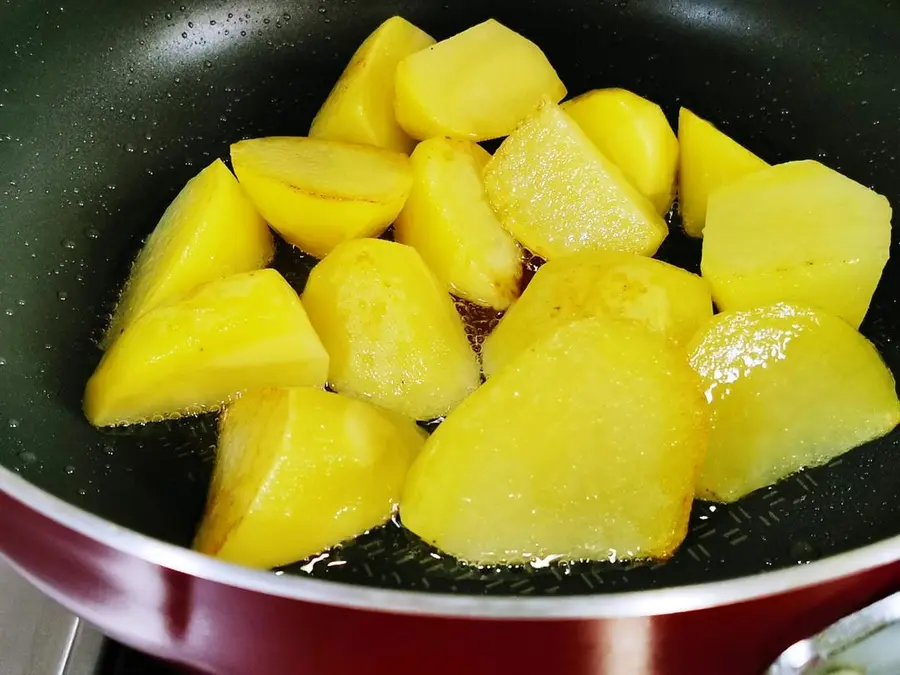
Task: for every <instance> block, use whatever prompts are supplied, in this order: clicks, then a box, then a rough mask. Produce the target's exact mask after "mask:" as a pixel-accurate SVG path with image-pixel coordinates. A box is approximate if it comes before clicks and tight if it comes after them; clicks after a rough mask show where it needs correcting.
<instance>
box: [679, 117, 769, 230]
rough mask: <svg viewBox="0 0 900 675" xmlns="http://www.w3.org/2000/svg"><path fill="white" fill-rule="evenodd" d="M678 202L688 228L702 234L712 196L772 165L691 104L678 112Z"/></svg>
mask: <svg viewBox="0 0 900 675" xmlns="http://www.w3.org/2000/svg"><path fill="white" fill-rule="evenodd" d="M678 143H679V145H680V152H681V154H680V163H679V170H678V202H679V206H680V207H681V222H682V224H683V225H684V231H685V232H686V233H687V234H689V235H690V236H692V237H702V236H703V228H704V226H705V224H706V207H707V202H708V201H709V196H710V195H711V194H712V193H713V192H715V191H716V190H717V189H719V188H720V187H724V186H726V185H730V184H731V183H734V182H735V181H738V180H740V179H741V178H743V177H744V176H748V175H750V174H751V173H755V172H756V171H760V170H762V169H765V168H766V167H768V166H769V165H768V164H767V163H766V162H765V161H763V160H762V159H760V158H759V157H757V156H756V155H754V154H753V153H752V152H750V151H749V150H747V148H745V147H744V146H742V145H741V144H740V143H738V142H737V141H735V140H733V139H732V138H730V137H729V136H727V135H726V134H724V133H723V132H722V131H720V130H719V129H717V128H716V127H714V126H713V125H712V124H710V123H709V122H707V121H706V120H704V119H701V118H700V117H697V115H695V114H694V113H692V112H691V111H690V110H688V109H687V108H682V109H681V111H680V113H679V116H678Z"/></svg>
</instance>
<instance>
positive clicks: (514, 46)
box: [395, 19, 566, 141]
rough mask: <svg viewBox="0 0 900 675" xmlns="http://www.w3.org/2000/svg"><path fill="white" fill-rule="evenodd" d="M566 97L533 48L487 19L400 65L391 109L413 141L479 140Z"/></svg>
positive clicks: (496, 134)
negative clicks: (542, 105)
mask: <svg viewBox="0 0 900 675" xmlns="http://www.w3.org/2000/svg"><path fill="white" fill-rule="evenodd" d="M565 95H566V87H565V85H563V83H562V82H561V81H560V79H559V76H557V74H556V71H555V70H553V66H551V65H550V62H549V61H547V57H546V56H544V53H543V52H542V51H541V50H540V48H539V47H538V46H537V45H536V44H534V43H533V42H531V41H530V40H528V39H526V38H524V37H523V36H521V35H519V34H518V33H516V32H514V31H512V30H510V29H509V28H507V27H506V26H504V25H503V24H501V23H498V22H497V21H495V20H493V19H490V20H488V21H485V22H484V23H480V24H478V25H477V26H473V27H472V28H469V29H468V30H466V31H463V32H462V33H459V34H458V35H454V36H453V37H451V38H449V39H447V40H443V41H441V42H438V43H437V44H436V45H434V46H432V47H429V48H428V49H424V50H422V51H420V52H416V53H415V54H412V55H411V56H408V57H406V58H405V59H404V60H403V61H401V62H400V65H399V66H398V67H397V80H396V101H395V111H396V115H397V121H399V122H400V126H402V127H403V128H404V129H405V130H406V132H407V133H408V134H409V135H410V136H412V137H413V138H418V139H419V140H426V139H428V138H433V137H435V136H447V137H450V138H461V139H467V140H470V141H484V140H488V139H491V138H500V137H502V136H506V135H507V134H509V133H510V132H511V131H512V130H513V129H515V128H516V125H517V124H518V123H519V122H520V121H521V120H522V119H523V118H524V117H526V116H527V115H529V114H530V113H531V112H532V111H533V110H534V109H535V108H536V107H537V106H538V104H540V102H541V101H543V100H545V99H546V100H551V101H553V102H554V103H558V102H559V101H561V100H562V99H563V97H565Z"/></svg>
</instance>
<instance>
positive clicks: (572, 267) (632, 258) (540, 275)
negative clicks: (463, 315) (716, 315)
mask: <svg viewBox="0 0 900 675" xmlns="http://www.w3.org/2000/svg"><path fill="white" fill-rule="evenodd" d="M712 314H713V309H712V298H711V297H710V293H709V284H708V283H707V282H706V281H705V280H704V279H702V278H701V277H699V276H697V275H696V274H691V273H690V272H687V271H685V270H683V269H680V268H678V267H674V266H673V265H669V264H667V263H664V262H662V261H660V260H654V259H653V258H645V257H643V256H636V255H632V254H630V253H612V252H608V251H588V252H585V253H576V254H574V255H571V256H566V257H564V258H558V259H556V260H552V261H550V262H548V263H547V264H546V265H544V266H543V267H541V268H540V269H539V270H538V272H537V274H536V275H535V276H534V278H533V279H532V280H531V283H530V284H528V288H526V289H525V292H524V293H523V294H522V297H521V298H519V300H518V301H516V303H515V304H514V305H513V306H512V307H511V308H510V310H509V311H508V312H507V313H506V314H505V315H504V317H503V318H502V319H501V320H500V324H499V325H498V326H497V327H496V328H495V329H494V332H493V333H491V334H490V335H489V336H488V337H487V339H486V340H485V341H484V346H483V348H482V350H481V356H482V361H483V365H484V374H485V375H487V376H488V377H490V376H491V375H493V374H494V373H495V372H497V371H498V370H500V369H501V368H503V367H504V366H505V365H506V364H507V363H509V362H510V361H512V360H514V359H515V358H516V357H517V356H518V355H519V354H520V353H522V352H523V351H524V350H525V349H527V348H528V347H529V346H530V345H531V344H533V343H534V342H535V340H537V339H539V338H540V337H541V336H543V335H545V334H547V333H548V332H552V331H554V330H556V329H558V328H559V327H560V326H562V325H564V324H566V323H569V322H571V321H574V320H576V319H584V318H588V317H592V316H599V317H606V318H610V319H617V320H622V321H629V322H632V323H635V324H637V325H639V326H641V327H643V328H646V329H648V330H650V331H652V332H654V333H657V334H659V335H661V336H663V337H665V338H667V339H669V340H670V341H671V342H672V343H673V344H676V345H684V344H685V343H686V342H687V341H688V340H689V339H690V338H691V337H693V335H694V333H696V332H697V329H699V328H700V327H701V326H702V325H703V324H704V323H706V322H707V321H708V320H709V319H710V318H712Z"/></svg>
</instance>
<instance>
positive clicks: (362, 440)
mask: <svg viewBox="0 0 900 675" xmlns="http://www.w3.org/2000/svg"><path fill="white" fill-rule="evenodd" d="M398 424H403V425H405V427H407V428H401V427H400V426H398ZM414 426H415V424H414V423H413V422H411V421H406V422H396V421H394V420H391V419H389V418H388V417H386V416H385V415H383V414H381V413H380V412H379V411H378V410H377V409H375V408H374V407H373V406H371V405H369V404H368V403H365V402H363V401H355V400H353V399H350V398H345V397H343V396H338V395H337V394H332V393H329V392H325V391H321V390H316V389H300V388H292V389H270V390H265V391H259V392H253V393H248V394H246V395H245V396H243V397H241V398H240V399H238V400H237V401H235V402H234V403H233V404H231V405H230V406H229V407H228V409H227V410H226V412H225V414H224V415H223V417H222V422H221V428H220V434H219V448H218V453H217V456H216V468H215V472H214V474H213V481H212V486H211V488H210V492H209V500H208V506H207V511H206V514H205V516H204V518H203V522H202V524H201V525H200V530H199V532H198V533H197V538H196V541H195V542H194V546H195V548H196V549H197V550H198V551H200V552H202V553H207V554H209V555H213V556H216V557H217V558H221V559H222V560H227V561H229V562H234V563H238V564H242V565H247V566H250V567H261V568H270V567H277V566H280V565H286V564H289V563H292V562H295V561H297V560H302V559H304V558H307V557H309V556H311V555H315V554H316V553H319V552H321V551H323V550H325V549H328V548H331V547H332V546H335V545H336V544H339V543H341V542H342V541H344V540H346V539H350V538H351V537H355V536H358V535H360V534H363V533H364V532H366V531H367V530H369V529H371V528H373V527H376V526H378V525H381V524H382V523H384V522H385V521H387V520H388V519H389V518H390V516H391V512H392V511H393V508H394V506H395V505H396V503H397V502H398V501H399V499H400V490H401V488H402V486H403V481H404V479H405V477H406V472H407V470H408V468H409V465H410V463H411V462H412V460H413V458H414V457H415V456H416V454H417V453H418V451H419V449H420V447H421V446H422V443H423V439H422V437H421V436H419V434H417V433H416V432H415V430H414V429H413V428H412V427H414Z"/></svg>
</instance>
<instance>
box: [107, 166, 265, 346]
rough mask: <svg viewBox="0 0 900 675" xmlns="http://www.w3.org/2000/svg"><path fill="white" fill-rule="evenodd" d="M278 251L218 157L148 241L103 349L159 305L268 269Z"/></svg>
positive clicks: (186, 188)
mask: <svg viewBox="0 0 900 675" xmlns="http://www.w3.org/2000/svg"><path fill="white" fill-rule="evenodd" d="M274 252H275V245H274V242H273V241H272V233H271V232H270V231H269V228H268V227H267V226H266V223H265V221H264V220H263V219H262V216H260V215H259V214H258V213H257V212H256V209H255V208H254V207H253V204H251V203H250V200H249V199H247V197H246V195H244V191H243V190H241V187H240V186H239V185H238V182H237V180H235V178H234V176H233V175H232V174H231V171H229V170H228V167H226V166H225V164H223V163H222V160H220V159H217V160H216V161H214V162H213V163H212V164H210V165H209V166H208V167H206V168H205V169H204V170H203V171H201V172H200V173H199V174H197V175H196V176H195V177H194V178H192V179H191V180H189V181H188V183H187V185H185V186H184V188H183V189H182V190H181V192H179V193H178V196H177V197H176V198H175V200H174V201H173V202H172V203H171V204H170V205H169V208H167V209H166V211H165V213H164V214H163V216H162V218H161V219H160V221H159V223H158V224H157V226H156V228H155V229H154V230H153V233H152V234H151V235H150V236H149V237H148V238H147V242H146V243H145V244H144V247H143V248H142V249H141V252H140V253H139V254H138V257H137V259H136V260H135V261H134V266H133V267H132V268H131V274H130V276H129V277H128V281H127V282H126V284H125V288H124V290H123V291H122V297H121V298H120V299H119V304H118V306H117V307H116V311H115V312H114V314H113V316H112V320H111V321H110V325H109V329H108V331H107V333H106V336H105V338H104V340H103V342H102V344H101V347H102V348H103V349H106V348H108V347H109V345H110V344H112V342H113V340H115V339H116V338H117V337H118V336H119V335H120V334H121V333H122V332H123V331H124V330H125V329H126V328H128V326H130V325H131V324H132V323H133V322H134V320H135V319H137V318H138V317H140V316H142V315H144V314H146V313H147V312H148V311H150V310H151V309H153V308H154V307H158V306H159V305H161V304H163V303H165V302H167V301H169V300H171V299H173V298H178V297H180V296H182V295H184V294H185V293H187V292H188V291H192V290H193V289H195V288H197V287H198V286H201V285H202V284H205V283H207V282H209V281H213V280H215V279H221V278H223V277H227V276H230V275H232V274H240V273H241V272H250V271H252V270H255V269H259V268H261V267H265V266H266V265H267V264H268V263H269V261H270V260H272V256H273V255H274Z"/></svg>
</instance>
